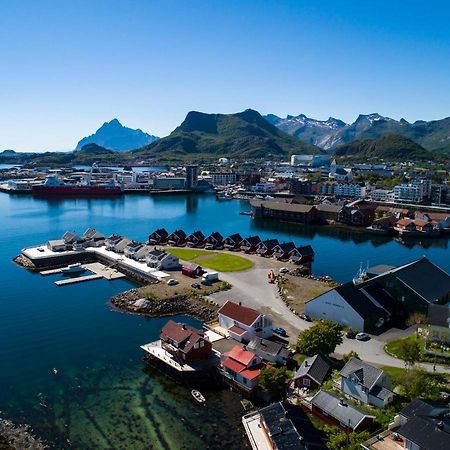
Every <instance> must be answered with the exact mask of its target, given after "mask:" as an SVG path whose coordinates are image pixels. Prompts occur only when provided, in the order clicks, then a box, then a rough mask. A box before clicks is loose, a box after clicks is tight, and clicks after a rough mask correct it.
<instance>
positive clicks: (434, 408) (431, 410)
mask: <svg viewBox="0 0 450 450" xmlns="http://www.w3.org/2000/svg"><path fill="white" fill-rule="evenodd" d="M444 412H450V411H449V409H448V408H447V407H446V406H445V405H442V404H441V403H437V402H432V401H430V400H422V399H420V398H416V399H415V400H413V401H412V402H411V403H410V404H409V405H408V406H405V407H404V408H403V409H402V410H401V411H400V412H399V414H401V415H402V416H403V417H406V418H407V419H411V418H413V417H415V416H436V415H438V416H439V415H440V414H442V413H444Z"/></svg>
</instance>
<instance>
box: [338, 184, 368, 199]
mask: <svg viewBox="0 0 450 450" xmlns="http://www.w3.org/2000/svg"><path fill="white" fill-rule="evenodd" d="M334 195H336V197H352V198H364V197H365V196H366V186H364V185H362V184H361V183H338V184H337V185H336V186H335V187H334Z"/></svg>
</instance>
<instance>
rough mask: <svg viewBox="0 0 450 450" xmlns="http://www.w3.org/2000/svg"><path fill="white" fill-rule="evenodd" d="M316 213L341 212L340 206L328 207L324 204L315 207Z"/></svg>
mask: <svg viewBox="0 0 450 450" xmlns="http://www.w3.org/2000/svg"><path fill="white" fill-rule="evenodd" d="M316 209H317V211H323V212H330V213H338V212H339V211H341V210H342V206H341V205H328V204H326V203H321V204H320V205H316Z"/></svg>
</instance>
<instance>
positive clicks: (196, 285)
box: [191, 283, 202, 289]
mask: <svg viewBox="0 0 450 450" xmlns="http://www.w3.org/2000/svg"><path fill="white" fill-rule="evenodd" d="M201 287H202V286H201V284H200V283H192V284H191V288H194V289H200V288H201Z"/></svg>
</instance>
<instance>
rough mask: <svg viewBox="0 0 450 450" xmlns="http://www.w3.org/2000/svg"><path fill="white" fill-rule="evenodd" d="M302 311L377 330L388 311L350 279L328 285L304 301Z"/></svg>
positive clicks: (317, 317) (362, 329)
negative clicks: (321, 292)
mask: <svg viewBox="0 0 450 450" xmlns="http://www.w3.org/2000/svg"><path fill="white" fill-rule="evenodd" d="M305 314H307V315H308V316H310V317H314V318H315V319H326V320H331V321H333V322H337V323H340V324H342V325H344V326H348V327H350V328H352V329H354V330H358V331H367V332H377V331H379V330H381V329H382V327H383V325H384V323H385V321H386V319H387V317H388V313H387V312H386V311H385V310H384V309H383V308H382V307H381V306H380V305H379V304H378V303H377V302H376V300H375V299H374V298H373V297H372V296H371V295H368V294H367V293H366V292H365V291H364V288H358V287H356V286H355V285H354V284H353V283H352V282H349V283H345V284H343V285H341V286H339V287H337V288H334V289H331V290H329V291H327V292H325V293H323V294H321V295H318V296H317V297H315V298H313V299H311V300H309V301H308V302H306V303H305Z"/></svg>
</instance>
